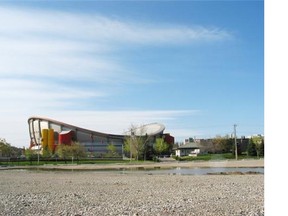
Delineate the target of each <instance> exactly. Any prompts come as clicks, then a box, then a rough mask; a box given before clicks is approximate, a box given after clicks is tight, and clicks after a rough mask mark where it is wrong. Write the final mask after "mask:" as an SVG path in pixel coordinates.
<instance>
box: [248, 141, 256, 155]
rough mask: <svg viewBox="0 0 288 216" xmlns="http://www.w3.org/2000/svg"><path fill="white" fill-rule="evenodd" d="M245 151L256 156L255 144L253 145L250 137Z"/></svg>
mask: <svg viewBox="0 0 288 216" xmlns="http://www.w3.org/2000/svg"><path fill="white" fill-rule="evenodd" d="M247 153H248V155H249V156H256V155H257V151H256V145H255V143H254V141H253V139H252V138H251V139H250V140H249V143H248V146H247Z"/></svg>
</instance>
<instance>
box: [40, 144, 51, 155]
mask: <svg viewBox="0 0 288 216" xmlns="http://www.w3.org/2000/svg"><path fill="white" fill-rule="evenodd" d="M51 156H52V152H51V151H50V149H49V148H48V146H46V147H44V148H43V150H42V157H43V158H50V157H51Z"/></svg>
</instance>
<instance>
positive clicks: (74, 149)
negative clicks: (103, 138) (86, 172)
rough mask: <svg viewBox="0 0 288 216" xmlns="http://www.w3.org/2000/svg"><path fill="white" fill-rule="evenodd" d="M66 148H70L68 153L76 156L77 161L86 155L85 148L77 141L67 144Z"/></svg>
mask: <svg viewBox="0 0 288 216" xmlns="http://www.w3.org/2000/svg"><path fill="white" fill-rule="evenodd" d="M68 148H70V155H71V156H72V157H74V158H76V159H77V161H78V160H79V158H81V157H85V156H86V152H85V149H84V147H83V146H82V145H81V144H80V143H79V142H72V144H71V146H68Z"/></svg>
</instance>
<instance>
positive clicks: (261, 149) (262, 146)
mask: <svg viewBox="0 0 288 216" xmlns="http://www.w3.org/2000/svg"><path fill="white" fill-rule="evenodd" d="M264 149H265V147H264V139H262V142H261V145H260V150H259V156H262V157H263V156H264Z"/></svg>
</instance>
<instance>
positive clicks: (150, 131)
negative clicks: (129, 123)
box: [125, 123, 165, 136]
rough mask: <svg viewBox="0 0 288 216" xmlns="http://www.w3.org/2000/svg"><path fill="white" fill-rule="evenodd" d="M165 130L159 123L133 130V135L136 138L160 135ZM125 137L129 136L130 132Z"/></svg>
mask: <svg viewBox="0 0 288 216" xmlns="http://www.w3.org/2000/svg"><path fill="white" fill-rule="evenodd" d="M164 130H165V126H164V125H163V124H159V123H151V124H147V125H143V126H141V127H138V128H135V129H134V131H133V132H134V135H136V136H145V135H146V134H147V135H148V136H153V135H156V134H159V133H162V132H163V131H164ZM125 135H131V131H128V132H126V133H125Z"/></svg>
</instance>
